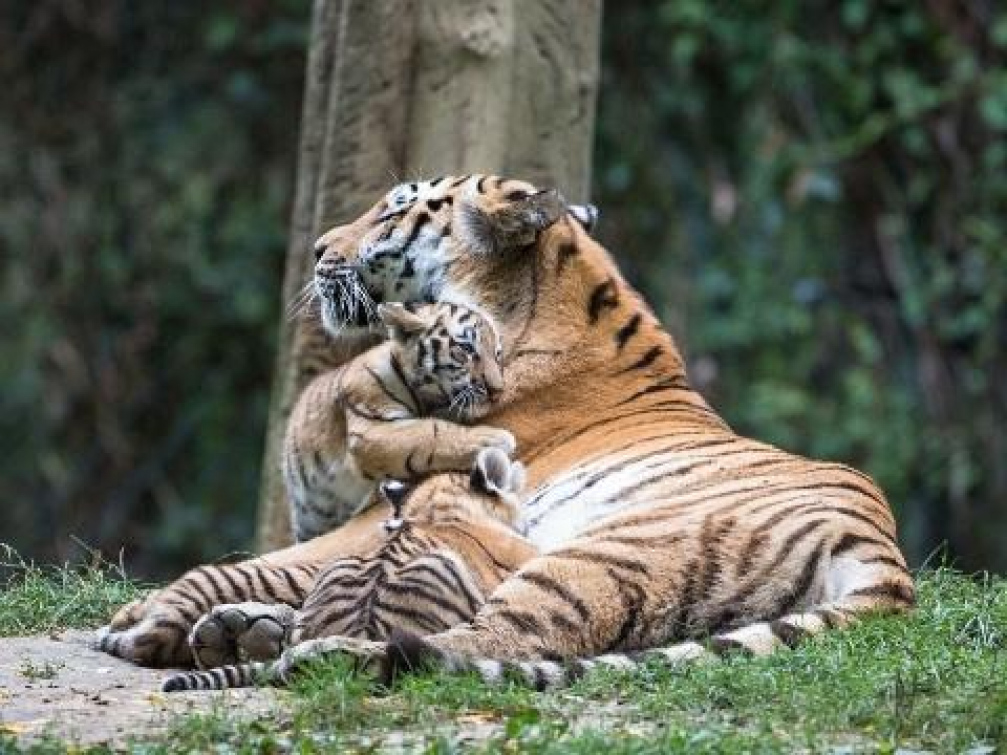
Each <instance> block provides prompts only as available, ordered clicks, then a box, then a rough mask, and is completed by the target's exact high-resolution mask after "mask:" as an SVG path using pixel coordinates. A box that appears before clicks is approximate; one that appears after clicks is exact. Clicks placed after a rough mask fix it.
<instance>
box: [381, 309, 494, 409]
mask: <svg viewBox="0 0 1007 755" xmlns="http://www.w3.org/2000/svg"><path fill="white" fill-rule="evenodd" d="M377 313H378V317H379V318H380V320H381V322H382V323H383V324H384V325H385V327H387V328H388V334H389V336H390V337H391V339H392V340H393V341H394V342H395V344H396V347H397V348H396V350H395V354H396V358H397V359H398V363H399V366H400V367H401V369H402V372H403V375H402V377H403V378H404V379H405V381H406V382H407V383H408V384H409V387H410V388H411V389H412V391H413V393H414V394H415V395H416V396H417V398H419V400H420V402H421V403H422V404H423V409H424V411H425V412H426V413H432V414H443V415H451V416H454V417H458V418H460V419H463V420H473V419H476V418H478V417H479V416H481V415H483V414H485V413H486V412H487V411H489V409H490V408H491V407H492V405H493V403H494V402H495V401H496V400H497V399H498V398H499V397H500V394H501V393H502V391H503V387H504V386H503V366H502V364H501V361H500V360H501V345H500V336H499V334H498V333H497V330H496V328H495V327H494V325H493V323H492V322H491V321H490V319H489V318H488V317H487V316H486V315H484V314H481V313H480V312H477V311H476V310H473V309H469V308H468V307H462V306H459V305H456V304H450V303H446V302H445V303H442V304H425V305H420V306H418V307H407V306H405V305H403V304H396V303H390V304H381V305H379V306H378V308H377Z"/></svg>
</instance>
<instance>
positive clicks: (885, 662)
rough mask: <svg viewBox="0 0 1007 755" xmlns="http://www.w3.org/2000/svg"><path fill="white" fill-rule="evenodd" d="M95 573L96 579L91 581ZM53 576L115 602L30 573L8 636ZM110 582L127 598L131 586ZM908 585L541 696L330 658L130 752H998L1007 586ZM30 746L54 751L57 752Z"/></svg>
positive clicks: (57, 618) (1005, 673)
mask: <svg viewBox="0 0 1007 755" xmlns="http://www.w3.org/2000/svg"><path fill="white" fill-rule="evenodd" d="M92 580H93V581H94V582H95V583H96V584H94V585H92V586H91V587H87V586H86V585H87V584H88V583H90V582H91V581H92ZM46 581H48V584H49V587H48V589H46V588H44V587H43V584H42V583H44V582H46ZM63 585H69V588H68V589H69V590H70V592H71V594H72V595H74V596H76V597H77V605H79V606H81V607H82V609H83V610H85V611H87V612H88V616H91V617H95V618H100V617H103V616H105V615H107V613H108V611H109V610H110V609H111V608H112V606H113V604H114V603H115V600H117V599H118V597H117V593H116V588H115V587H114V583H113V582H112V581H111V578H110V577H109V575H108V574H107V573H101V572H98V573H96V572H94V571H85V572H83V573H78V574H76V575H74V576H72V577H69V576H68V575H67V573H66V572H65V571H53V572H48V573H45V572H40V573H38V574H33V575H31V576H30V577H29V578H26V579H24V580H23V581H22V582H19V583H18V584H16V585H14V586H13V587H11V588H9V589H8V591H7V592H6V593H5V594H3V595H0V631H4V632H6V633H8V634H9V633H10V631H9V630H10V629H11V628H12V627H13V626H15V624H14V623H13V620H12V617H11V616H10V613H11V610H12V609H13V608H15V607H17V606H31V608H32V611H31V615H30V618H27V619H22V620H21V624H20V626H25V627H29V628H32V629H35V630H38V629H41V628H44V627H48V626H51V625H53V624H54V623H55V624H63V623H64V622H67V621H69V620H71V617H68V616H67V611H66V607H65V604H66V603H67V601H59V600H57V599H56V597H57V596H58V594H59V591H60V589H63V588H62V586H63ZM120 589H121V593H118V596H119V597H123V598H124V597H127V596H128V595H130V594H131V592H132V590H134V589H135V588H133V587H132V586H129V585H126V586H122V587H121V588H120ZM919 593H920V608H919V610H918V611H917V612H916V613H915V614H914V615H913V616H911V617H909V618H883V617H879V618H875V619H872V620H869V621H867V622H864V623H863V624H861V625H859V626H857V627H855V628H852V629H850V630H847V631H843V632H833V633H829V634H826V635H824V636H822V637H820V638H818V639H816V640H814V641H812V642H809V643H807V644H805V645H803V646H802V647H800V648H798V649H797V650H795V651H792V652H788V651H784V652H781V653H778V654H776V655H775V656H772V657H770V658H764V659H744V658H733V659H730V660H727V661H724V662H722V663H713V664H706V665H696V666H692V667H689V668H686V669H684V670H683V669H680V670H677V671H676V670H672V669H667V668H662V667H660V666H653V667H649V668H647V669H645V670H643V671H642V672H641V673H639V674H636V675H633V676H626V675H618V674H615V673H600V674H596V675H593V676H589V677H588V678H585V679H584V680H582V681H581V682H579V683H578V684H577V685H576V686H575V687H573V688H571V689H568V690H563V691H558V692H553V693H544V694H540V693H535V692H532V691H529V690H527V689H524V688H521V687H517V686H508V687H503V688H496V689H490V688H486V687H484V686H482V685H480V684H479V683H477V682H476V681H475V680H474V679H471V678H452V677H447V676H423V677H411V678H407V679H405V680H403V681H402V682H401V683H400V684H399V685H397V687H396V688H395V689H394V690H392V691H391V692H389V693H380V694H376V693H375V690H372V689H369V688H368V686H367V683H366V682H365V681H364V680H362V679H359V678H355V677H353V675H352V674H350V673H349V672H348V670H347V669H346V668H344V667H343V666H342V665H341V664H339V663H330V664H327V665H326V666H324V667H321V668H318V669H315V670H313V671H312V672H311V673H309V674H306V675H305V677H304V678H302V679H301V680H299V681H298V683H297V684H296V686H295V687H294V688H293V690H292V692H291V694H290V696H289V698H288V700H289V704H288V705H286V706H285V713H284V715H283V716H282V717H280V718H277V719H275V720H265V721H258V722H254V723H240V722H238V721H236V720H234V719H233V718H232V717H229V715H228V713H227V711H226V708H225V707H224V706H219V707H218V708H217V709H216V710H214V711H213V712H211V713H210V714H203V715H198V716H196V715H190V716H187V717H184V718H181V719H179V720H178V721H177V722H176V724H175V727H174V729H173V731H172V732H171V733H170V735H168V736H164V737H161V738H159V739H157V740H155V741H152V742H145V743H136V744H134V745H133V749H134V750H135V751H137V752H144V753H162V752H163V753H168V752H201V751H209V750H214V751H217V752H241V753H260V752H262V753H273V752H285V751H288V750H290V751H293V752H297V753H315V752H344V751H352V752H370V751H376V750H382V749H385V748H398V747H400V746H403V747H405V748H406V749H407V750H418V751H421V752H430V753H448V752H455V751H459V750H466V751H469V750H474V751H486V752H531V753H561V752H562V753H604V754H605V755H617V754H618V753H651V752H653V753H658V752H672V753H674V752H683V753H684V752H688V753H695V752H698V753H703V752H790V751H793V750H805V751H812V752H819V751H821V752H832V751H836V748H840V749H839V751H841V752H894V751H895V750H896V749H898V748H907V749H917V750H931V751H937V752H962V751H964V750H969V749H970V748H985V749H979V750H977V752H993V751H995V750H996V749H998V750H999V751H1004V750H1007V580H1004V579H1002V578H993V577H976V578H969V577H966V576H964V575H962V574H960V573H958V572H955V571H952V570H948V569H939V570H931V571H926V572H924V573H922V574H921V575H920V578H919ZM47 610H52V611H56V613H54V614H52V615H49V614H47V613H46V611H47ZM79 623H81V624H86V623H88V622H87V621H84V620H81V621H80V622H79ZM2 749H3V740H2V739H0V750H2ZM36 751H37V752H56V751H60V745H59V744H58V743H51V742H50V743H47V744H45V745H40V746H39V747H38V748H37V749H36ZM95 752H104V750H102V749H97V750H95Z"/></svg>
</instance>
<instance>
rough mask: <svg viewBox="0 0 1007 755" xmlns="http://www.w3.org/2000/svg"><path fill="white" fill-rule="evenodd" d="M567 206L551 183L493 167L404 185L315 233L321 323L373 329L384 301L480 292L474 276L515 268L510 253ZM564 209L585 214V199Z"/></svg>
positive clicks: (338, 329) (334, 328) (333, 328)
mask: <svg viewBox="0 0 1007 755" xmlns="http://www.w3.org/2000/svg"><path fill="white" fill-rule="evenodd" d="M567 209H568V208H567V206H566V204H565V203H564V202H563V200H562V198H561V197H560V196H559V194H558V193H556V192H555V191H553V190H539V189H537V188H536V187H535V186H533V185H532V184H530V183H527V182H525V181H517V180H505V179H502V178H499V177H495V176H480V175H474V176H463V177H444V178H438V179H435V180H433V181H418V182H413V183H406V184H401V185H399V186H397V187H395V188H394V189H392V190H391V191H390V192H388V194H386V195H385V196H384V197H383V198H382V199H381V200H380V201H379V202H378V203H377V204H376V205H374V207H372V208H371V209H370V210H369V211H368V212H367V213H366V214H365V215H364V216H362V217H361V218H359V219H358V220H356V221H354V222H353V223H351V224H348V225H344V226H339V227H336V228H333V229H332V230H331V231H329V232H328V233H326V234H325V235H323V236H322V237H321V238H320V239H319V240H318V242H317V244H316V246H315V256H316V260H317V264H316V266H315V287H316V290H317V292H318V294H319V297H320V300H321V304H322V307H321V311H322V320H323V324H324V325H325V326H326V328H327V329H328V330H329V331H330V332H331V333H333V334H336V335H338V334H339V333H342V332H345V331H347V330H352V329H374V327H375V326H376V325H377V322H376V317H375V305H376V304H379V303H382V302H392V301H396V302H409V303H432V302H438V301H442V300H445V299H446V298H450V299H452V300H454V301H475V302H480V301H483V297H482V296H481V293H482V292H481V290H480V281H485V280H490V279H493V276H494V275H498V274H500V271H501V268H503V267H507V266H508V265H510V266H511V267H513V262H514V258H515V256H514V255H513V254H511V253H510V252H513V251H515V250H518V249H525V248H527V247H528V246H529V245H531V244H533V243H534V241H535V239H536V237H537V234H538V233H539V232H540V231H542V230H543V229H545V228H547V227H548V226H550V225H551V224H552V223H554V222H555V221H556V220H557V219H559V218H560V217H561V216H562V215H563V213H564V212H566V211H567ZM569 209H571V211H573V212H574V213H575V217H576V218H577V219H578V220H580V219H581V218H580V217H579V216H577V215H576V211H577V210H582V209H583V208H569ZM582 222H583V221H582ZM449 295H450V296H449Z"/></svg>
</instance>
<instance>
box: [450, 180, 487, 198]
mask: <svg viewBox="0 0 1007 755" xmlns="http://www.w3.org/2000/svg"><path fill="white" fill-rule="evenodd" d="M485 182H486V176H479V181H477V182H476V191H477V192H479V193H480V194H485V193H486V192H485V191H484V190H483V184H484V183H485ZM452 188H453V187H452Z"/></svg>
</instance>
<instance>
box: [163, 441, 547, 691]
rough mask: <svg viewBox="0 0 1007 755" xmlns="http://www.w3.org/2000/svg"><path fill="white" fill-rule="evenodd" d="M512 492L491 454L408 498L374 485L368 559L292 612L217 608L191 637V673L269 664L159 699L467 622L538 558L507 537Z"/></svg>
mask: <svg viewBox="0 0 1007 755" xmlns="http://www.w3.org/2000/svg"><path fill="white" fill-rule="evenodd" d="M523 484H524V467H523V466H522V465H521V464H520V463H519V462H511V461H510V459H509V458H508V457H507V455H506V454H505V453H503V452H502V451H500V450H498V449H485V450H483V451H481V452H480V453H479V456H478V458H477V459H476V463H475V466H474V467H473V469H472V472H471V474H470V475H463V474H457V473H454V474H440V475H437V476H436V478H434V479H432V480H428V481H427V482H426V483H425V484H424V486H423V487H422V488H419V489H414V488H412V487H411V486H409V485H407V484H404V483H401V482H397V481H390V482H386V483H384V484H382V485H381V487H380V489H379V492H378V493H376V494H375V496H376V497H377V498H378V499H379V500H378V501H376V502H375V503H376V504H382V503H383V504H385V505H388V506H389V507H390V508H391V516H390V517H389V518H388V519H387V520H385V522H384V529H385V532H386V535H385V538H384V539H383V541H382V542H381V543H379V544H378V545H377V546H376V547H375V548H374V550H373V551H371V552H370V553H367V554H364V555H362V556H355V557H347V558H341V559H338V560H336V561H334V562H333V563H331V564H330V565H329V566H328V567H326V568H325V569H324V570H323V571H322V572H321V573H320V574H319V576H318V580H317V581H316V583H315V586H314V588H313V589H312V590H311V592H310V593H309V595H308V598H307V600H306V601H305V602H304V605H303V606H302V607H301V609H300V610H295V609H293V608H292V607H290V606H287V605H284V604H262V603H239V604H236V605H224V606H218V607H216V608H214V609H213V611H212V612H211V613H210V614H209V615H207V616H204V617H203V618H202V619H201V620H200V621H199V623H197V624H196V626H195V628H194V629H193V632H192V645H193V650H194V652H195V653H196V656H197V658H199V660H200V662H201V664H202V665H205V666H208V665H221V664H227V663H229V664H234V663H235V662H236V661H237V659H238V657H239V655H244V656H246V657H259V658H268V657H276V656H277V655H278V654H279V653H280V651H281V650H283V649H284V647H285V646H288V645H289V646H290V649H289V650H288V651H287V652H286V653H284V655H283V657H282V658H281V659H280V660H279V661H277V662H274V663H262V662H258V661H252V662H247V663H241V664H237V665H221V667H220V668H212V669H209V670H206V671H195V672H190V673H182V674H176V675H174V676H171V677H168V678H167V679H166V680H165V682H164V686H163V689H164V690H165V691H166V692H172V691H176V690H194V689H224V688H228V687H242V686H248V685H250V684H253V683H254V682H255V681H256V680H260V681H268V682H273V683H275V682H282V681H286V679H287V677H288V675H289V673H290V672H291V670H292V669H293V668H294V666H295V665H296V664H298V663H301V662H303V661H304V660H305V659H306V658H310V657H311V655H312V654H313V649H314V644H313V641H314V640H317V639H318V638H322V637H328V636H334V635H339V636H343V637H349V638H359V639H362V640H384V639H388V637H389V634H390V632H391V628H392V627H395V628H397V629H402V628H408V630H409V631H412V632H415V633H417V634H422V635H425V634H432V633H435V632H439V631H442V630H445V629H449V628H450V627H453V626H455V625H457V624H460V623H462V622H464V621H467V620H468V619H470V618H471V617H472V616H474V615H475V613H476V611H478V610H479V608H480V607H481V606H482V605H483V603H484V602H485V600H486V597H487V596H488V595H489V594H490V593H491V592H492V591H493V590H494V589H495V588H496V586H497V585H499V584H500V582H502V581H503V580H504V579H506V578H507V577H508V576H510V574H511V573H512V572H514V571H515V570H516V569H517V568H518V567H520V566H521V564H523V563H525V562H526V561H528V560H529V559H530V558H532V557H533V556H535V555H536V553H537V551H536V549H535V547H534V546H533V545H532V544H531V543H529V542H528V541H527V540H525V539H524V538H523V537H522V536H521V535H519V534H518V532H517V530H516V529H515V525H516V524H517V522H518V520H519V502H518V498H517V496H518V494H519V493H520V491H521V488H522V486H523Z"/></svg>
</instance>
